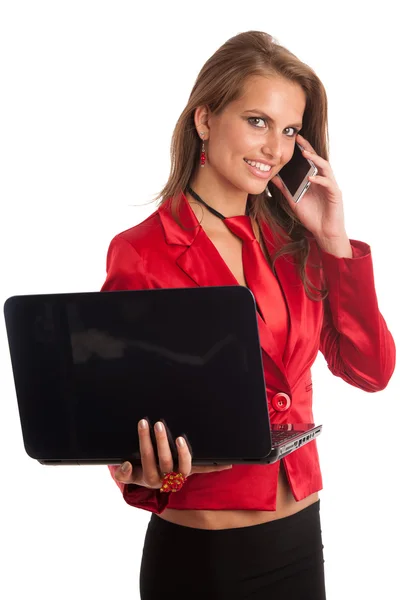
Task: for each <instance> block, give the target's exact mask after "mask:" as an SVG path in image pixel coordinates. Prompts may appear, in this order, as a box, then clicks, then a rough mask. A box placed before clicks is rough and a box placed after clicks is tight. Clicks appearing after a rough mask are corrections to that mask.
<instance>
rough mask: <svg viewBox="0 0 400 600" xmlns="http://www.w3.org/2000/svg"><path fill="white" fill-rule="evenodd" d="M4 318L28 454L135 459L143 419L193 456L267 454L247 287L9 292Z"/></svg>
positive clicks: (258, 361) (264, 412)
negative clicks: (160, 423)
mask: <svg viewBox="0 0 400 600" xmlns="http://www.w3.org/2000/svg"><path fill="white" fill-rule="evenodd" d="M5 313H6V321H7V332H8V337H9V344H10V351H11V356H12V364H13V370H14V377H15V384H16V391H17V398H18V404H19V411H20V417H21V423H22V427H23V436H24V443H25V447H26V450H27V452H28V454H30V456H32V457H34V458H37V459H39V460H40V459H43V460H47V459H55V460H57V459H59V460H63V459H64V460H77V461H79V460H82V461H84V460H89V459H96V458H98V459H106V460H111V461H112V460H113V459H115V460H116V462H119V460H120V459H122V458H135V457H136V458H137V457H138V456H139V454H138V437H137V422H138V420H139V419H141V418H143V417H148V418H149V420H150V422H151V423H152V424H154V423H155V422H156V421H157V420H159V419H164V420H165V421H166V423H167V425H168V427H169V429H170V431H171V434H172V436H173V437H174V438H176V437H177V436H178V435H182V434H186V435H187V436H188V439H189V441H190V443H191V445H192V448H193V453H194V456H195V457H196V458H199V459H201V458H205V459H206V458H209V457H210V456H215V457H222V456H231V457H234V458H237V451H238V450H237V449H238V448H240V449H241V450H240V452H241V453H242V452H243V449H244V451H245V453H246V454H247V455H248V456H249V457H251V456H256V455H259V452H260V444H261V446H262V447H264V448H265V450H266V453H268V451H269V447H268V446H269V443H270V442H269V430H268V412H267V404H266V398H265V383H264V378H263V372H262V362H261V352H260V347H259V342H258V331H257V322H256V316H255V308H254V299H253V297H252V295H251V294H250V292H249V291H248V290H246V289H244V288H239V287H235V288H232V287H227V288H196V289H185V290H152V291H136V292H98V293H84V294H58V295H37V296H16V297H13V298H11V299H9V300H8V301H7V303H6V306H5ZM261 449H262V448H261ZM235 453H236V454H235Z"/></svg>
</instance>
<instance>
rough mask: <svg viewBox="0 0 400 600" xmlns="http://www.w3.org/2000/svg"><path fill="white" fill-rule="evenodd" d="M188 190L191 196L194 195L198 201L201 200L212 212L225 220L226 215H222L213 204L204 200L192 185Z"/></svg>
mask: <svg viewBox="0 0 400 600" xmlns="http://www.w3.org/2000/svg"><path fill="white" fill-rule="evenodd" d="M187 191H188V192H189V194H190V195H191V196H193V198H195V200H197V202H200V204H203V206H205V207H206V208H207V209H208V210H209V211H210V213H212V214H213V215H215V216H216V217H218V218H219V219H222V220H223V221H224V220H225V219H226V217H224V215H222V214H221V213H220V212H218V211H217V210H215V208H213V207H212V206H209V205H208V204H207V202H204V200H203V199H202V198H200V196H199V195H198V194H196V192H194V191H193V190H192V188H191V187H188V188H187Z"/></svg>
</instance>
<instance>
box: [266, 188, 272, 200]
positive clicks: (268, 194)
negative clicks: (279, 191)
mask: <svg viewBox="0 0 400 600" xmlns="http://www.w3.org/2000/svg"><path fill="white" fill-rule="evenodd" d="M265 191H266V192H267V196H268V197H269V198H272V194H271V192H270V191H269V189H268V185H267V186H266V188H265Z"/></svg>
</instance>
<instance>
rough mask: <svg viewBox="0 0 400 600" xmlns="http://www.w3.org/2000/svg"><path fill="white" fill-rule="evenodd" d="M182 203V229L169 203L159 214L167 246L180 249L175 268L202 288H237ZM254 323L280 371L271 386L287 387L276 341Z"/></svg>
mask: <svg viewBox="0 0 400 600" xmlns="http://www.w3.org/2000/svg"><path fill="white" fill-rule="evenodd" d="M181 200H182V201H181V202H180V210H179V213H178V215H179V219H180V221H181V223H182V225H183V228H182V227H181V226H180V225H178V223H177V222H176V221H175V220H174V218H173V216H172V213H171V202H168V203H166V204H164V205H163V206H162V207H161V208H160V211H159V215H160V219H161V222H162V225H163V227H164V232H165V237H166V241H167V243H168V244H173V245H179V246H181V250H182V251H178V253H177V259H176V262H177V265H178V266H179V267H180V268H181V269H182V270H183V271H184V272H185V273H186V274H187V275H188V276H189V277H190V278H191V279H192V281H193V282H194V283H195V284H196V285H198V286H201V287H204V286H234V285H235V286H236V285H239V283H238V281H237V280H236V278H235V277H234V275H233V273H232V272H231V271H230V269H229V268H228V266H227V265H226V263H225V261H224V260H223V259H222V257H221V255H220V254H219V252H218V250H217V249H216V247H215V246H214V244H213V243H212V242H211V240H210V239H209V238H208V236H207V235H206V233H205V232H204V230H203V228H202V227H201V225H200V224H199V222H198V220H197V218H196V216H195V214H194V212H193V211H192V209H191V207H190V205H189V203H188V201H187V199H186V197H185V196H184V194H182V199H181ZM284 278H285V277H284ZM257 320H258V331H259V338H260V346H261V348H262V349H263V350H264V352H265V353H266V354H267V355H268V356H269V357H270V358H271V359H272V361H273V362H274V363H275V366H276V367H277V369H275V370H279V372H280V373H277V377H276V378H274V379H275V382H274V383H275V384H276V387H277V388H278V389H282V384H283V383H284V382H285V383H286V384H287V387H288V386H289V383H288V382H287V379H286V368H285V365H284V361H283V359H282V357H281V355H280V354H279V352H278V350H277V347H276V343H275V339H274V337H273V335H272V333H271V331H270V329H269V327H267V325H266V324H265V322H264V321H263V319H262V318H261V317H260V315H259V314H258V313H257ZM282 375H283V377H282ZM282 379H283V381H282ZM271 383H272V381H271Z"/></svg>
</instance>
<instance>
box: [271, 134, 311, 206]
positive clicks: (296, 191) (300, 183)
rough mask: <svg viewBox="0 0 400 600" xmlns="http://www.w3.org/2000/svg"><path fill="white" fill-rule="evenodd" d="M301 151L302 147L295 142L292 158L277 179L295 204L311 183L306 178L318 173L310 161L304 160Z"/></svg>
mask: <svg viewBox="0 0 400 600" xmlns="http://www.w3.org/2000/svg"><path fill="white" fill-rule="evenodd" d="M302 150H304V148H303V146H300V144H298V143H297V142H296V144H295V147H294V153H293V156H292V158H291V159H290V161H289V162H288V163H287V164H286V165H285V166H284V167H282V169H281V170H280V171H279V173H278V177H279V178H280V179H281V181H282V183H283V185H284V186H285V188H286V190H287V192H288V193H289V194H290V196H291V198H292V200H293V202H295V203H296V204H297V202H300V200H301V199H302V197H303V196H304V194H305V193H306V191H307V190H308V188H309V187H310V184H311V182H310V181H308V178H309V177H310V176H313V175H316V174H317V173H318V169H317V167H316V166H315V164H314V163H313V162H312V160H308V159H307V158H304V156H303V154H302Z"/></svg>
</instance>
